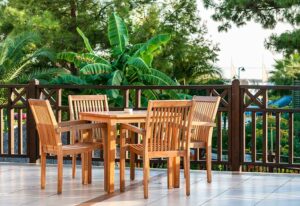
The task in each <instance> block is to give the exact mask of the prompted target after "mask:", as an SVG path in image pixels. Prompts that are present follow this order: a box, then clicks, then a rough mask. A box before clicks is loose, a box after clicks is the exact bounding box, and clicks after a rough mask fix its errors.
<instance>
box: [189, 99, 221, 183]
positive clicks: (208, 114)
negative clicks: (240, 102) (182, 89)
mask: <svg viewBox="0 0 300 206" xmlns="http://www.w3.org/2000/svg"><path fill="white" fill-rule="evenodd" d="M193 100H194V101H195V111H194V116H193V133H192V136H191V144H190V147H191V148H205V149H206V171H207V182H208V183H210V182H211V142H212V133H213V127H215V126H216V125H215V118H216V114H217V111H218V108H219V103H220V100H221V98H220V97H212V96H194V97H193Z"/></svg>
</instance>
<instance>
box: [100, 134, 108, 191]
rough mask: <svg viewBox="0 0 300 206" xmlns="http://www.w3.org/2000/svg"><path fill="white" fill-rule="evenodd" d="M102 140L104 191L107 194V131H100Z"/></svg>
mask: <svg viewBox="0 0 300 206" xmlns="http://www.w3.org/2000/svg"><path fill="white" fill-rule="evenodd" d="M101 132H102V133H101V135H102V138H103V160H104V191H105V192H107V150H108V148H107V140H108V136H107V129H101Z"/></svg>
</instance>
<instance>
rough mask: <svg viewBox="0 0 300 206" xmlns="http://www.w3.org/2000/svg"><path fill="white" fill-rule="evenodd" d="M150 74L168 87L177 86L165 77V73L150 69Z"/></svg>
mask: <svg viewBox="0 0 300 206" xmlns="http://www.w3.org/2000/svg"><path fill="white" fill-rule="evenodd" d="M151 74H152V75H154V76H156V77H159V78H160V79H162V80H163V81H164V82H165V83H167V84H168V85H171V86H177V85H179V84H178V83H177V82H175V81H174V80H173V79H171V78H170V77H169V76H168V75H166V74H165V73H163V72H161V71H159V70H157V69H153V68H151Z"/></svg>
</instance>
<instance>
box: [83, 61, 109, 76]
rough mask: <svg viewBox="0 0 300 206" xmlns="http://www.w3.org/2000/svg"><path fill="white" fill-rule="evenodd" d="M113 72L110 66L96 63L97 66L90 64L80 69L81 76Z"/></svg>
mask: <svg viewBox="0 0 300 206" xmlns="http://www.w3.org/2000/svg"><path fill="white" fill-rule="evenodd" d="M111 71H112V69H111V66H110V65H106V64H102V63H96V64H88V65H86V66H84V67H83V68H82V69H80V73H81V74H105V73H110V72H111Z"/></svg>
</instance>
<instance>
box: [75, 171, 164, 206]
mask: <svg viewBox="0 0 300 206" xmlns="http://www.w3.org/2000/svg"><path fill="white" fill-rule="evenodd" d="M166 175H167V174H166V173H165V172H164V173H160V174H158V175H155V176H153V177H151V178H150V180H149V181H151V180H152V181H153V180H159V179H161V178H163V177H166ZM141 185H143V181H139V182H136V183H133V184H130V185H128V186H127V188H128V189H127V190H126V191H130V190H132V189H135V188H137V187H139V186H141ZM126 191H125V192H126ZM121 194H124V192H123V193H121V192H120V189H118V190H115V192H114V193H112V194H104V195H100V196H98V197H95V198H93V199H90V200H88V201H85V202H82V203H80V204H77V206H91V205H93V204H95V203H100V202H103V201H105V200H108V199H110V198H113V197H116V196H118V195H121ZM153 202H154V201H153Z"/></svg>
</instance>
